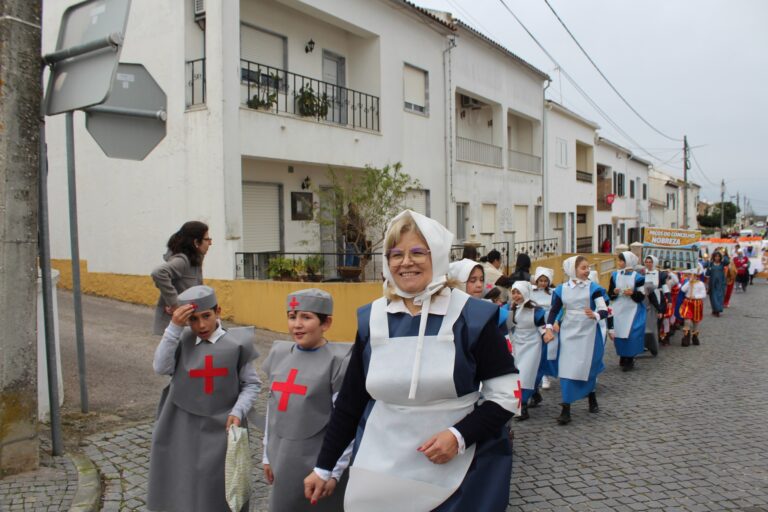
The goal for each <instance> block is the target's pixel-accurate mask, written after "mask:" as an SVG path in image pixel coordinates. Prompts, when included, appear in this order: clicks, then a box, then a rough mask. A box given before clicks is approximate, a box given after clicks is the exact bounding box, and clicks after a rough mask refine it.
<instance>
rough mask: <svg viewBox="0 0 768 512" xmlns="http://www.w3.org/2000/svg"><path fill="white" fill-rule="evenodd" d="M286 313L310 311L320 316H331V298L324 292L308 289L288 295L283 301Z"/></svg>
mask: <svg viewBox="0 0 768 512" xmlns="http://www.w3.org/2000/svg"><path fill="white" fill-rule="evenodd" d="M285 309H286V311H310V312H312V313H320V314H321V315H332V314H333V297H331V294H330V293H328V292H326V291H325V290H319V289H317V288H308V289H306V290H299V291H297V292H293V293H291V294H289V295H288V297H287V298H286V299H285Z"/></svg>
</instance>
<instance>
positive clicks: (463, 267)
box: [448, 258, 486, 292]
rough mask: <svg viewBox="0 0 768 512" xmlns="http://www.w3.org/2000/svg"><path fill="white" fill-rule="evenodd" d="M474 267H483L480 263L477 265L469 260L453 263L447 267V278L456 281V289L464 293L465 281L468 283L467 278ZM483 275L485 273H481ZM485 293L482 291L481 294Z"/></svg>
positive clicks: (465, 288) (465, 289)
mask: <svg viewBox="0 0 768 512" xmlns="http://www.w3.org/2000/svg"><path fill="white" fill-rule="evenodd" d="M475 267H480V268H481V269H482V268H483V265H482V263H478V262H476V261H475V260H470V259H469V258H464V259H463V260H459V261H454V262H452V263H451V264H450V265H448V278H449V279H455V280H456V281H458V282H459V286H458V288H460V289H461V291H464V292H465V291H467V281H469V276H470V274H472V271H473V270H474V269H475ZM483 275H485V271H483ZM485 291H486V290H483V292H485Z"/></svg>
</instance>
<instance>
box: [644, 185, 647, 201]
mask: <svg viewBox="0 0 768 512" xmlns="http://www.w3.org/2000/svg"><path fill="white" fill-rule="evenodd" d="M646 199H648V185H647V184H645V183H643V201H645V200H646Z"/></svg>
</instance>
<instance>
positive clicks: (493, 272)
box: [483, 249, 504, 291]
mask: <svg viewBox="0 0 768 512" xmlns="http://www.w3.org/2000/svg"><path fill="white" fill-rule="evenodd" d="M485 260H486V261H485V262H484V263H483V273H484V275H485V289H486V291H488V290H490V289H491V288H492V287H493V286H494V285H495V284H496V281H497V280H498V279H499V278H500V277H501V276H503V275H504V274H503V273H502V272H501V253H500V252H499V251H497V250H496V249H491V250H490V251H489V252H488V255H487V256H486V257H485ZM488 285H490V286H488Z"/></svg>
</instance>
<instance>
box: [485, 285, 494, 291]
mask: <svg viewBox="0 0 768 512" xmlns="http://www.w3.org/2000/svg"><path fill="white" fill-rule="evenodd" d="M485 287H486V288H487V289H489V290H490V289H491V288H493V284H492V283H488V284H487V285H485Z"/></svg>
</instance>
